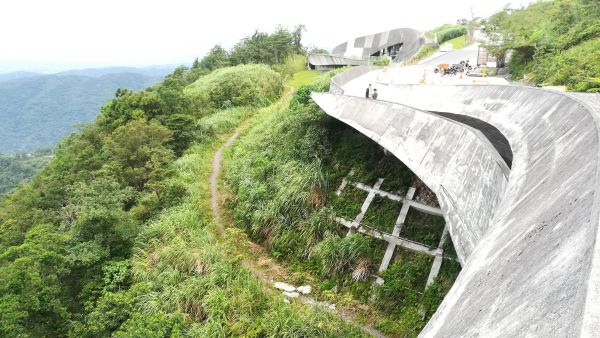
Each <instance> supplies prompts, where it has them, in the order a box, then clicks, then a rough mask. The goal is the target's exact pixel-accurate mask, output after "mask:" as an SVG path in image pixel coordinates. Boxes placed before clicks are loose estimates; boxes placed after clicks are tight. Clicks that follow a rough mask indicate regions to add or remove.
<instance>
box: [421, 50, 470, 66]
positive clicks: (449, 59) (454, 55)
mask: <svg viewBox="0 0 600 338" xmlns="http://www.w3.org/2000/svg"><path fill="white" fill-rule="evenodd" d="M463 60H469V63H470V64H471V65H475V63H476V62H477V46H476V45H472V46H469V47H467V48H464V49H457V50H451V51H448V52H446V53H444V54H442V55H440V56H438V57H435V58H433V59H431V60H427V61H426V62H423V63H422V64H420V65H421V66H433V67H435V66H437V65H439V64H440V63H447V64H453V63H459V62H460V61H463Z"/></svg>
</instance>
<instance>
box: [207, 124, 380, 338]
mask: <svg viewBox="0 0 600 338" xmlns="http://www.w3.org/2000/svg"><path fill="white" fill-rule="evenodd" d="M239 135H240V132H239V130H238V131H236V132H234V133H233V135H231V136H230V137H229V139H227V141H226V142H225V143H224V144H223V145H222V146H221V147H220V148H219V149H218V150H217V152H216V153H215V155H214V157H213V163H212V173H211V175H210V204H211V209H212V213H213V217H214V219H215V223H216V226H217V231H218V232H219V235H220V236H223V235H224V234H225V225H224V224H223V221H222V219H221V203H220V197H219V174H220V173H221V163H222V161H223V151H224V150H225V149H227V148H228V147H229V146H231V144H232V143H233V142H234V141H235V140H236V139H237V137H238V136H239ZM248 246H249V248H251V251H252V252H253V253H254V254H257V257H260V256H262V257H267V256H268V254H266V252H264V249H262V248H261V247H259V246H258V245H256V244H254V243H248ZM261 253H262V254H261ZM242 264H243V265H244V266H245V267H246V268H247V269H249V270H250V271H252V273H253V274H254V275H255V276H256V277H257V278H258V279H260V280H261V281H262V283H263V285H265V286H267V285H268V286H272V285H273V281H274V280H282V278H283V275H284V274H285V273H286V269H285V268H284V267H282V266H281V265H279V264H278V263H277V262H275V261H273V260H272V259H269V258H263V259H262V262H258V263H255V262H253V261H252V260H249V259H243V260H242ZM259 265H260V266H262V268H261V267H259ZM299 299H300V301H302V302H303V303H305V304H315V303H323V302H319V301H318V300H316V299H313V298H311V297H307V296H301V297H299ZM332 311H333V312H334V313H335V314H336V315H337V316H338V317H340V318H341V319H343V320H345V321H347V322H350V323H353V324H355V325H358V326H360V327H361V328H362V330H363V331H364V332H366V333H368V334H370V335H372V336H373V337H377V338H385V335H383V334H382V333H381V332H379V331H378V330H376V329H374V328H372V327H370V326H365V325H361V324H359V323H357V322H356V321H355V318H354V315H353V314H352V313H350V312H348V311H345V310H344V309H337V310H332Z"/></svg>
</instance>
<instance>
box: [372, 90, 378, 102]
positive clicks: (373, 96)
mask: <svg viewBox="0 0 600 338" xmlns="http://www.w3.org/2000/svg"><path fill="white" fill-rule="evenodd" d="M378 95H379V94H377V88H375V89H373V94H371V98H372V99H373V100H377V96H378Z"/></svg>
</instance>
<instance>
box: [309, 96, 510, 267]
mask: <svg viewBox="0 0 600 338" xmlns="http://www.w3.org/2000/svg"><path fill="white" fill-rule="evenodd" d="M312 97H313V99H314V100H315V101H316V102H317V103H318V104H319V106H320V107H321V108H323V109H324V110H325V111H326V112H330V113H329V114H330V115H332V116H333V117H335V118H336V119H338V120H340V121H343V122H345V123H346V124H348V125H350V126H351V127H353V128H355V129H356V130H358V131H360V132H361V133H363V134H364V135H366V136H368V137H369V138H371V139H373V140H374V141H375V142H377V143H379V144H380V145H381V146H383V147H384V148H386V149H387V150H389V151H390V152H391V153H393V154H394V155H395V156H396V157H398V158H399V159H400V160H401V161H402V162H404V164H406V166H407V167H409V168H410V169H411V170H412V171H413V172H414V173H416V174H417V175H418V176H419V177H420V178H421V179H422V180H423V182H424V183H425V184H427V186H429V187H430V188H431V189H432V190H433V191H434V192H435V193H436V194H437V196H438V199H439V202H440V207H441V209H442V210H443V212H444V217H445V218H446V221H447V223H448V224H449V229H450V232H451V234H452V238H453V239H455V241H456V242H455V244H454V245H455V248H456V252H457V254H458V257H459V259H460V260H461V262H464V261H465V260H466V257H467V256H468V254H469V253H470V252H471V251H472V250H473V248H474V247H475V245H476V244H477V242H478V241H479V239H480V238H481V236H482V235H483V233H484V232H485V229H487V225H488V224H489V222H490V220H491V218H492V216H493V212H494V210H495V207H496V206H497V204H498V202H499V201H500V197H501V194H502V193H503V192H504V187H505V186H506V184H507V182H508V173H509V169H508V167H507V166H506V164H505V163H504V161H503V160H502V157H501V156H500V155H499V154H498V152H497V151H496V149H495V148H494V147H493V145H492V144H491V143H490V142H489V141H488V139H487V138H486V137H485V136H484V135H482V134H481V132H479V131H478V130H476V129H473V128H470V127H468V126H466V125H463V124H461V123H457V122H455V121H453V120H451V119H446V118H443V117H441V116H439V115H435V114H431V113H428V112H424V111H420V110H417V109H414V108H411V107H408V106H403V105H399V104H390V103H386V102H383V101H373V100H367V99H364V98H358V97H347V96H342V95H330V94H322V93H313V95H312ZM449 150H450V151H449ZM454 192H459V194H456V193H454ZM471 224H477V225H478V226H477V227H471V226H470V225H471Z"/></svg>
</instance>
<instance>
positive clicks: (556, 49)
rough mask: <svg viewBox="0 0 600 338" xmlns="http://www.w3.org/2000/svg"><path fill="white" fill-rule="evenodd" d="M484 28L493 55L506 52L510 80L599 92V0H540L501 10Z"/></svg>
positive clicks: (501, 54) (502, 54) (500, 54)
mask: <svg viewBox="0 0 600 338" xmlns="http://www.w3.org/2000/svg"><path fill="white" fill-rule="evenodd" d="M484 32H485V33H486V34H487V35H488V37H489V38H490V39H491V43H490V44H489V45H488V46H486V47H487V48H488V49H490V50H491V51H492V52H494V53H495V54H497V55H499V56H504V55H505V54H506V52H507V51H508V50H512V56H511V58H510V60H509V63H508V67H509V71H510V73H511V76H512V77H513V78H514V79H517V80H519V79H522V78H524V77H525V78H526V79H527V80H528V81H532V82H533V83H535V84H538V85H564V86H567V88H568V89H569V90H575V91H587V92H599V91H600V2H599V1H596V0H555V1H540V2H536V3H533V4H531V5H529V6H528V7H527V8H525V9H518V10H511V9H506V10H504V11H502V12H499V13H496V14H494V15H493V16H491V17H490V18H489V19H488V20H487V21H486V23H485V26H484Z"/></svg>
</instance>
